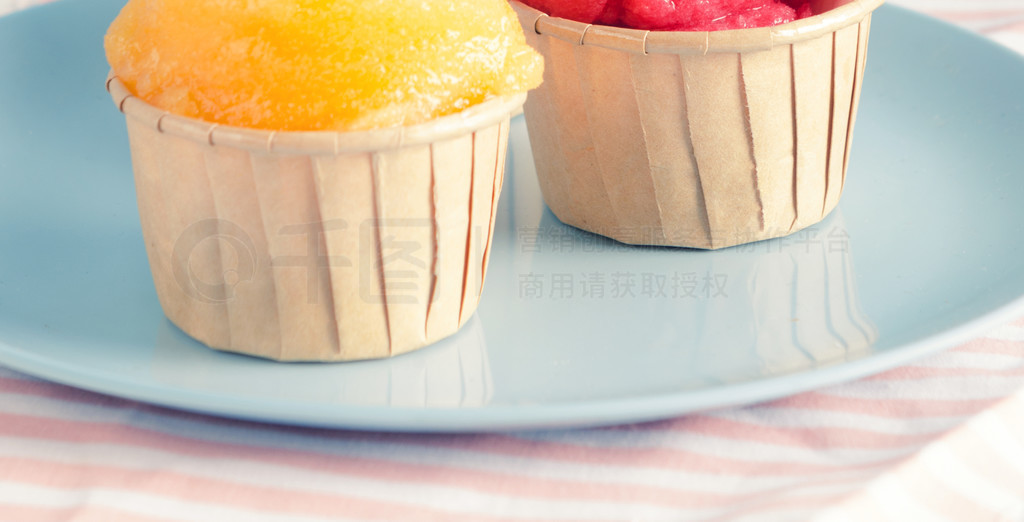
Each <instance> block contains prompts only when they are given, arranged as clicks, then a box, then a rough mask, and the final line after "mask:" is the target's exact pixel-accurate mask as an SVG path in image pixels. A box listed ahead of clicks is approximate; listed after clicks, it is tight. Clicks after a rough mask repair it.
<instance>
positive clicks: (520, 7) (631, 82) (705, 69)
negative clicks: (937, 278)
mask: <svg viewBox="0 0 1024 522" xmlns="http://www.w3.org/2000/svg"><path fill="white" fill-rule="evenodd" d="M755 1H758V0H755ZM739 2H740V3H743V2H746V0H739ZM528 3H531V4H533V5H538V6H541V5H546V4H548V3H550V4H554V5H557V4H556V3H554V2H550V0H534V1H531V2H528ZM642 3H643V2H641V1H631V2H621V3H617V2H616V0H607V1H604V0H599V1H595V2H580V3H578V4H574V5H576V8H573V9H569V11H570V12H572V13H573V14H576V15H579V16H582V17H585V18H586V17H589V18H587V19H586V23H584V22H579V21H574V20H569V19H566V18H560V17H558V16H549V15H548V14H545V13H544V12H542V11H540V10H538V9H534V8H532V7H529V6H527V5H525V4H523V3H520V2H517V1H515V0H513V1H512V5H513V8H514V9H515V10H516V12H517V14H518V15H519V19H520V22H521V23H522V25H523V29H524V32H525V33H526V36H527V41H528V42H529V43H530V44H531V45H532V46H534V47H535V48H536V49H537V50H539V51H540V52H541V54H543V55H544V58H545V71H544V83H543V85H542V86H541V87H540V88H538V89H537V90H535V91H533V92H532V93H531V94H530V96H529V99H528V100H527V102H526V105H525V108H524V110H525V114H526V123H527V127H528V129H529V134H530V143H531V146H532V148H533V154H534V158H535V163H536V168H537V176H538V179H539V181H540V186H541V191H542V193H543V195H544V200H545V202H546V203H547V205H548V207H549V208H550V209H551V210H552V212H554V214H555V215H556V216H557V217H558V218H559V219H560V220H561V221H563V222H564V223H567V224H569V225H573V226H576V227H578V228H581V229H584V230H588V231H591V232H594V233H597V234H601V235H604V236H607V237H610V238H612V239H615V240H618V241H621V242H624V243H632V244H648V245H671V246H682V247H692V248H703V249H717V248H723V247H728V246H733V245H738V244H742V243H748V242H753V241H758V240H762V239H769V238H773V237H779V236H784V235H788V234H791V233H793V232H795V231H798V230H800V229H803V228H805V227H808V226H810V225H813V224H815V223H818V222H819V221H821V219H822V218H824V217H825V216H826V215H828V213H829V212H830V211H831V210H832V209H834V208H835V206H836V205H837V204H838V202H839V196H840V194H841V192H842V190H843V185H844V184H845V181H846V167H847V164H848V162H849V156H850V142H851V138H852V132H853V126H854V120H855V116H856V112H857V100H858V97H859V95H860V90H861V85H862V82H863V76H864V64H865V58H866V52H867V44H868V31H869V28H870V24H871V12H872V11H873V10H874V9H875V8H877V7H878V6H879V5H880V4H881V3H882V0H814V1H812V2H809V3H807V4H805V5H802V6H800V7H799V9H796V11H798V12H799V16H800V17H799V18H793V17H791V18H784V19H780V20H781V21H783V22H784V23H780V24H778V25H770V24H772V23H773V20H772V19H770V17H769V18H768V19H765V20H758V21H757V23H755V24H750V25H763V26H759V27H751V28H744V29H733V30H710V29H716V28H717V27H719V26H718V25H716V24H717V23H718V22H719V21H721V20H723V19H724V18H726V17H724V16H723V17H718V18H711V17H708V18H707V19H705V20H703V22H702V23H696V24H694V25H692V26H691V27H686V26H685V24H682V22H680V23H679V24H675V25H672V24H670V25H669V26H667V27H665V28H664V29H685V30H641V29H630V28H623V27H615V26H610V25H601V24H602V23H616V21H617V22H618V23H620V24H621V22H622V21H623V20H625V21H626V22H630V21H631V19H630V18H629V13H626V14H623V13H622V7H621V6H622V5H625V4H628V5H632V6H636V5H637V4H642ZM746 3H749V2H746ZM651 4H652V5H661V6H662V7H664V6H670V5H671V6H683V5H686V4H685V3H684V2H673V3H665V2H660V3H659V2H652V3H651ZM694 4H695V5H704V6H706V5H708V4H709V2H699V3H694ZM710 4H715V2H710ZM566 5H569V4H566ZM614 5H617V6H619V7H618V12H615V9H612V6H614ZM581 6H584V7H585V6H590V7H591V8H592V9H591V10H590V11H589V12H587V9H586V8H584V7H581ZM549 11H550V9H549ZM754 11H756V9H754V10H751V11H748V13H749V12H754ZM552 12H555V11H552ZM581 13H582V14H581ZM638 13H639V14H637V13H633V15H634V16H633V18H634V19H636V18H644V16H645V13H644V12H643V11H642V10H641V11H638ZM646 14H647V15H650V12H647V13H646ZM787 20H791V21H787ZM726 21H727V20H726ZM698 22H700V20H698ZM764 24H768V25H764ZM743 26H744V27H747V25H743Z"/></svg>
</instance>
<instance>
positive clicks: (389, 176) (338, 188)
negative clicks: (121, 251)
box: [107, 76, 524, 361]
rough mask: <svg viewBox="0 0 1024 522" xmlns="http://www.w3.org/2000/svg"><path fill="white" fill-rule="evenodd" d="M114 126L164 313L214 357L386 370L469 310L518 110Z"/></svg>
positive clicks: (138, 112) (121, 98)
mask: <svg viewBox="0 0 1024 522" xmlns="http://www.w3.org/2000/svg"><path fill="white" fill-rule="evenodd" d="M107 89H108V90H109V91H110V94H111V96H112V98H113V100H114V102H115V103H116V104H117V106H118V107H119V108H120V109H121V111H122V112H123V113H124V114H125V116H126V120H127V126H128V137H129V140H130V143H131V156H132V165H133V170H134V172H135V183H136V191H137V195H138V205H139V216H140V219H141V223H142V233H143V237H144V238H145V241H146V250H147V253H148V256H149V261H150V266H151V269H152V273H153V280H154V283H155V285H156V290H157V295H158V296H159V299H160V304H161V306H162V307H163V310H164V313H165V314H166V315H167V317H168V318H169V319H170V320H171V321H172V322H174V324H176V325H177V326H178V327H180V328H181V329H182V330H184V331H185V332H186V333H188V334H189V335H191V336H192V337H194V338H196V339H198V340H199V341H201V342H203V343H205V344H207V345H209V346H210V347H213V348H217V349H221V350H227V351H233V352H241V353H246V354H250V355H256V356H260V357H267V358H271V359H277V360H287V361H302V360H310V361H312V360H315V361H340V360H354V359H369V358H378V357H387V356H391V355H396V354H400V353H403V352H408V351H410V350H414V349H416V348H420V347H422V346H425V345H428V344H430V343H432V342H434V341H437V340H439V339H442V338H444V337H447V336H449V335H451V334H453V333H455V332H456V331H457V330H458V329H459V327H460V326H461V325H462V324H464V323H465V322H466V321H467V320H468V319H469V317H470V316H471V315H472V314H473V312H474V310H476V307H477V304H478V302H479V299H480V293H481V290H482V288H483V284H484V277H485V275H486V270H487V256H488V252H489V250H490V243H491V235H492V233H493V227H494V215H495V211H496V209H497V203H498V196H499V194H500V192H501V184H502V179H503V175H504V166H505V150H506V144H507V141H508V120H509V114H510V113H512V112H513V111H514V110H516V109H517V108H518V107H519V106H521V105H522V103H523V99H524V96H523V95H521V96H518V97H511V98H501V99H494V100H490V101H487V102H485V103H483V104H480V105H478V106H475V107H472V108H470V109H467V110H465V111H463V112H461V113H458V114H454V115H451V116H445V117H442V118H439V119H437V120H434V121H432V122H429V123H426V124H423V125H415V126H409V127H399V128H391V129H383V130H377V131H368V132H353V133H338V132H273V131H261V130H252V129H240V128H233V127H225V126H219V125H216V124H211V123H208V122H203V121H199V120H195V119H190V118H185V117H182V116H177V115H173V114H169V113H167V112H164V111H162V110H160V109H157V108H155V107H153V106H151V105H149V104H147V103H146V102H144V101H142V100H141V99H139V98H136V97H134V96H132V95H131V93H130V92H129V91H128V90H127V89H126V88H125V87H124V85H123V84H122V83H121V82H120V81H119V80H118V79H117V78H116V77H113V76H112V77H111V78H109V79H108V81H107Z"/></svg>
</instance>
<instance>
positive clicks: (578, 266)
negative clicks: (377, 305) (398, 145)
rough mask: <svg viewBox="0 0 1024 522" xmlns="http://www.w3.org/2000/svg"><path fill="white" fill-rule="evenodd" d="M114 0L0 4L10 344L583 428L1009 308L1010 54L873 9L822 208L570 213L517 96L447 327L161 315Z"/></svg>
mask: <svg viewBox="0 0 1024 522" xmlns="http://www.w3.org/2000/svg"><path fill="white" fill-rule="evenodd" d="M120 5H121V1H120V0H65V1H63V2H60V3H57V4H51V5H48V6H44V7H41V8H37V9H32V10H30V11H28V12H24V13H19V14H16V15H14V16H11V17H9V18H4V19H0V47H2V48H9V49H19V50H20V51H19V52H18V53H6V54H3V55H0V78H2V80H0V363H2V364H4V365H6V366H9V367H12V368H15V369H19V370H21V371H24V372H28V373H31V374H35V375H39V376H42V377H44V378H48V379H52V380H54V381H58V382H63V383H67V384H71V385H75V386H80V387H83V388H88V389H92V390H97V391H101V392H105V393H110V394H114V395H118V396H123V397H129V398H134V399H138V400H144V401H149V402H153V403H157V404H162V405H167V406H172V407H178V408H185V409H190V410H195V411H201V412H207V413H213V414H220V415H227V416H234V417H241V418H249V419H258V420H267V421H274V422H284V423H295V424H307V425H318V426H335V427H349V428H361V429H393V430H434V431H466V430H494V429H508V428H531V427H554V426H585V425H597V424H610V423H621V422H630V421H638V420H646V419H655V418H659V417H664V416H669V415H678V414H683V413H687V412H692V411H698V410H702V409H707V408H714V407H722V406H729V405H735V404H749V403H752V402H756V401H762V400H767V399H771V398H775V397H780V396H784V395H787V394H792V393H796V392H800V391H804V390H809V389H813V388H815V387H819V386H823V385H827V384H831V383H836V382H839V381H842V380H845V379H851V378H856V377H860V376H864V375H868V374H870V373H873V372H877V371H881V370H883V369H886V368H890V367H892V366H894V365H898V364H901V363H904V362H906V361H908V360H910V359H912V358H914V357H918V356H921V355H924V354H926V353H930V352H934V351H936V350H939V349H942V348H945V347H948V346H950V345H952V344H954V343H956V342H958V341H962V340H965V339H967V338H969V337H970V336H973V335H977V334H978V333H980V332H981V331H982V330H983V329H984V328H986V327H988V326H992V325H994V324H997V323H999V322H1001V321H1005V320H1007V319H1008V318H1010V317H1012V315H1013V314H1015V313H1017V312H1018V311H1019V310H1020V308H1021V307H1020V305H1021V302H1022V298H1021V296H1022V295H1024V271H1022V270H1020V269H1019V260H1020V259H1022V258H1024V239H1022V238H1024V206H1022V205H1020V204H1019V201H1020V200H1021V199H1022V198H1024V176H1020V173H1021V172H1024V157H1022V156H1020V155H1016V154H1008V153H1007V151H1013V150H1016V148H1017V147H1018V146H1019V142H1020V139H1021V137H1022V136H1024V108H1022V106H1021V105H1020V103H1019V91H1020V88H1021V86H1024V64H1022V61H1021V60H1020V59H1019V58H1018V57H1016V56H1015V55H1013V54H1011V53H1010V52H1008V51H1004V50H1001V49H999V48H997V47H995V46H993V45H991V44H988V43H986V42H983V41H981V40H979V39H976V38H975V37H972V36H969V35H967V34H964V33H961V32H959V31H957V30H955V29H952V28H950V27H947V26H945V25H942V24H940V23H938V22H935V21H932V20H930V19H927V18H923V17H920V16H917V15H913V14H910V13H908V12H905V11H902V10H900V9H898V8H893V7H883V8H882V9H880V10H879V11H878V12H877V14H876V16H875V19H874V27H873V30H872V42H871V47H872V49H871V57H870V59H869V60H868V71H867V75H866V83H865V89H864V93H863V99H862V102H861V109H860V114H859V117H858V124H857V131H856V137H855V140H854V147H853V156H852V158H851V163H850V171H849V174H848V180H847V186H846V193H845V194H844V196H843V202H842V203H841V205H840V207H839V208H838V209H837V211H835V212H833V214H832V215H830V216H829V217H828V218H827V219H826V220H824V221H823V222H822V223H820V224H818V225H817V226H815V227H812V228H810V229H808V230H806V231H804V232H802V233H799V234H797V235H794V236H791V237H789V238H783V239H777V240H771V241H766V242H761V243H756V244H752V245H747V246H743V247H738V248H731V249H726V250H722V251H715V252H706V251H694V250H684V249H672V248H646V247H631V246H625V245H620V244H617V243H614V242H612V241H609V240H607V239H604V238H601V237H599V236H595V235H592V234H588V233H586V232H581V231H579V230H575V229H572V228H570V227H567V226H565V225H563V224H561V223H559V222H558V220H557V219H555V218H554V217H553V216H552V215H551V213H550V212H548V211H547V210H546V209H545V208H544V206H543V203H542V202H541V199H540V194H539V191H538V188H537V182H536V179H535V176H534V172H533V165H532V158H531V157H530V151H529V147H528V140H527V139H526V135H525V126H524V125H523V123H522V121H521V120H517V121H515V122H514V123H513V126H512V133H511V140H512V146H511V150H510V154H509V161H510V162H511V164H510V166H509V168H510V171H509V172H510V175H508V176H507V177H506V187H505V190H504V193H503V195H502V201H501V206H500V209H499V216H498V221H497V224H496V228H495V233H494V244H493V250H492V253H491V266H490V269H489V271H488V280H487V287H486V289H485V290H484V294H483V298H482V302H481V306H480V308H479V310H478V313H477V315H476V317H475V318H473V319H472V321H471V322H470V323H469V324H468V325H467V327H466V328H464V329H463V330H462V331H460V332H459V333H458V334H456V335H455V336H454V337H452V338H450V339H448V340H446V341H444V342H442V343H438V344H436V345H434V346H430V347H427V348H425V349H423V350H420V351H418V352H415V353H412V354H407V355H403V356H401V357H397V358H395V359H391V360H379V361H362V362H356V363H346V364H278V363H273V362H269V361H264V360H259V359H254V358H249V357H245V356H240V355H234V354H228V353H219V352H215V351H212V350H209V349H206V348H205V347H203V346H201V345H199V344H198V343H196V342H194V341H193V340H191V339H190V338H188V337H187V336H185V335H184V334H182V333H181V332H180V331H179V330H177V329H176V328H174V327H173V326H171V325H170V324H169V323H168V321H167V320H166V319H165V318H164V317H163V314H162V313H161V311H160V307H159V304H158V303H157V300H156V296H155V293H154V291H153V286H152V280H151V278H150V275H149V269H148V264H147V260H146V254H145V249H144V248H143V244H142V238H141V234H140V232H139V226H138V218H137V213H136V209H135V200H134V187H133V186H132V176H131V169H130V164H129V158H128V153H127V150H128V149H127V143H126V137H125V133H124V128H123V125H124V124H123V120H122V118H121V117H120V115H119V114H118V113H117V112H116V111H114V110H112V109H111V107H110V104H109V100H108V99H107V97H106V93H105V92H104V90H103V80H104V78H105V74H106V65H105V63H104V59H103V56H102V49H101V47H100V44H99V42H101V41H102V34H103V31H104V30H105V27H106V25H107V23H108V22H109V20H111V19H112V18H113V16H114V15H115V13H116V12H117V10H118V9H119V8H120ZM39 35H46V37H45V38H41V37H40V36H39ZM919 42H920V43H919ZM924 42H927V46H926V45H925V44H924ZM979 58H984V59H979ZM11 79H17V81H14V80H11Z"/></svg>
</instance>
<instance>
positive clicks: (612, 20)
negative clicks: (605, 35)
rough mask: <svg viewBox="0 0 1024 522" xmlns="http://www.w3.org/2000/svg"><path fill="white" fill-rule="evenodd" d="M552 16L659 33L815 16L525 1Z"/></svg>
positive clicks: (670, 0) (795, 4)
mask: <svg viewBox="0 0 1024 522" xmlns="http://www.w3.org/2000/svg"><path fill="white" fill-rule="evenodd" d="M523 2H524V3H525V4H527V5H529V6H531V7H533V8H535V9H538V10H540V11H543V12H545V13H547V14H549V15H551V16H557V17H560V18H567V19H570V20H576V21H577V22H583V23H587V24H593V23H596V24H602V25H613V26H618V27H629V28H633V29H647V30H657V31H722V30H727V29H747V28H751V27H767V26H771V25H778V24H784V23H786V22H792V21H794V20H798V19H800V18H806V17H808V16H811V15H813V14H814V13H813V12H812V11H811V6H810V4H809V3H807V2H801V1H800V0H786V1H780V0H523Z"/></svg>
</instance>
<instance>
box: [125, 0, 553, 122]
mask: <svg viewBox="0 0 1024 522" xmlns="http://www.w3.org/2000/svg"><path fill="white" fill-rule="evenodd" d="M105 45H106V52H107V59H108V61H109V62H110V65H111V67H112V68H113V70H114V72H115V74H117V76H118V77H119V78H120V79H121V81H122V82H123V83H124V85H125V86H126V87H127V88H128V89H129V90H130V91H131V92H132V93H134V94H135V95H137V96H139V97H140V98H142V99H143V100H145V101H147V102H149V103H150V104H152V105H155V106H157V107H160V108H162V109H164V110H167V111H169V112H172V113H175V114H180V115H183V116H190V117H194V118H199V119H202V120H206V121H211V122H215V123H220V124H225V125H233V126H240V127H249V128H257V129H274V130H340V131H354V130H367V129H375V128H384V127H391V126H396V125H413V124H417V123H423V122H425V121H428V120H431V119H434V118H437V117H439V116H444V115H447V114H452V113H455V112H459V111H461V110H463V109H465V108H467V107H470V106H472V105H475V104H478V103H480V102H482V101H484V100H485V99H488V98H490V97H493V96H503V95H511V94H516V93H521V92H525V91H527V90H529V89H531V88H533V87H536V86H537V85H538V84H539V83H540V81H541V75H542V69H543V60H542V59H541V58H540V56H539V55H537V54H536V53H535V52H534V51H533V50H532V49H531V48H530V47H528V46H527V45H526V42H525V40H524V37H523V34H522V29H521V28H520V26H519V22H518V21H517V19H516V17H515V14H514V13H513V12H512V10H511V8H510V7H509V6H508V4H507V3H506V2H505V1H504V0H201V1H197V0H130V1H129V2H128V4H127V5H126V6H125V7H124V9H123V10H122V11H121V13H120V15H118V17H117V19H115V20H114V22H113V24H111V26H110V28H109V30H108V32H107V35H106V40H105Z"/></svg>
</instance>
